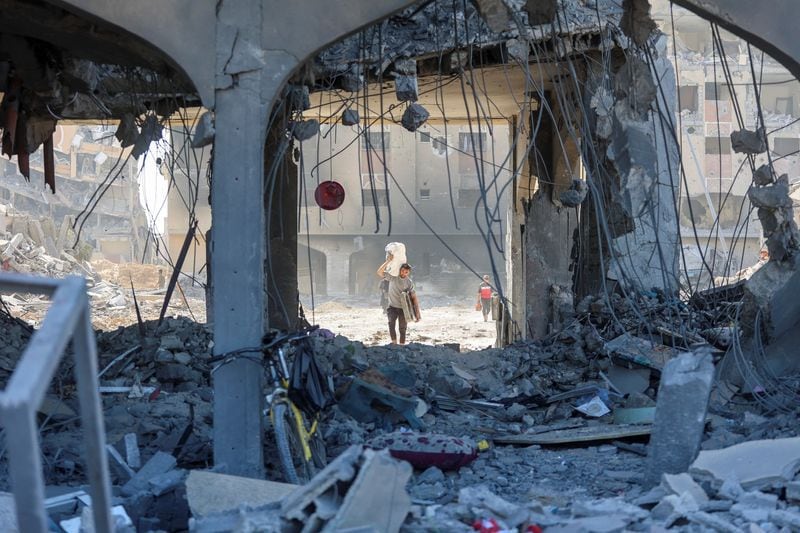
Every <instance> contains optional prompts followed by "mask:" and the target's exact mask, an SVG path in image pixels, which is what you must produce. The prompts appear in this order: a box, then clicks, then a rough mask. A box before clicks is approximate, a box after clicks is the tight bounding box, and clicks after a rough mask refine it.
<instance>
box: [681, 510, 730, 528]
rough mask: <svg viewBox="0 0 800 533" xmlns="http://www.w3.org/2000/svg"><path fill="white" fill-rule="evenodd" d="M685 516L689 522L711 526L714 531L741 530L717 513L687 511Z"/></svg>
mask: <svg viewBox="0 0 800 533" xmlns="http://www.w3.org/2000/svg"><path fill="white" fill-rule="evenodd" d="M686 518H688V519H689V521H690V522H693V523H695V524H700V525H702V526H706V527H708V528H711V529H713V530H715V531H720V532H722V533H740V532H741V530H740V529H739V528H738V527H736V526H735V525H733V524H732V523H731V522H728V521H727V520H725V519H724V518H722V517H721V516H719V515H715V514H709V513H704V512H703V511H698V512H696V513H689V514H688V515H687V516H686Z"/></svg>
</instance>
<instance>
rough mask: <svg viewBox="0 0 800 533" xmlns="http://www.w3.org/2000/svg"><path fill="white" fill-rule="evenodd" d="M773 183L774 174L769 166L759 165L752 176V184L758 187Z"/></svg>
mask: <svg viewBox="0 0 800 533" xmlns="http://www.w3.org/2000/svg"><path fill="white" fill-rule="evenodd" d="M774 181H775V173H774V172H773V171H772V167H771V166H769V165H761V166H760V167H758V168H757V169H756V172H755V174H753V183H755V184H756V185H759V186H763V185H769V184H770V183H772V182H774Z"/></svg>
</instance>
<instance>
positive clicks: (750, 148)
mask: <svg viewBox="0 0 800 533" xmlns="http://www.w3.org/2000/svg"><path fill="white" fill-rule="evenodd" d="M731 148H732V149H733V151H734V152H736V153H739V154H763V153H764V152H766V151H767V136H766V135H765V134H764V128H763V127H761V128H758V129H757V130H756V131H750V130H739V131H734V132H733V133H731Z"/></svg>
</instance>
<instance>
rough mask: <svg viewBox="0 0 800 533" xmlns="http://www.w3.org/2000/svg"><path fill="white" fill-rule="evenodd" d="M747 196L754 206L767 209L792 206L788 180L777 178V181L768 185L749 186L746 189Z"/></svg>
mask: <svg viewBox="0 0 800 533" xmlns="http://www.w3.org/2000/svg"><path fill="white" fill-rule="evenodd" d="M781 177H783V176H781ZM747 196H748V198H750V202H752V204H753V205H754V206H755V207H765V208H768V209H776V208H779V207H787V208H788V207H792V199H791V197H790V196H789V183H788V180H781V179H778V181H776V182H775V183H772V184H770V185H764V186H763V187H750V189H749V190H748V191H747Z"/></svg>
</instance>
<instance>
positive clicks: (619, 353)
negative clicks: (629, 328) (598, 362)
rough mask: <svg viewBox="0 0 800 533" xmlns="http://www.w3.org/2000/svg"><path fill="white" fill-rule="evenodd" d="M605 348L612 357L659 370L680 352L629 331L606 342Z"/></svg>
mask: <svg viewBox="0 0 800 533" xmlns="http://www.w3.org/2000/svg"><path fill="white" fill-rule="evenodd" d="M605 349H606V352H607V353H608V354H609V355H610V356H611V357H612V359H618V360H621V361H625V362H627V363H635V364H637V365H641V366H644V367H647V368H652V369H655V370H661V369H662V368H664V365H665V364H666V363H667V361H669V360H670V359H672V358H674V357H675V356H676V355H678V354H679V353H681V352H680V351H678V350H676V349H675V348H670V347H669V346H664V345H663V344H656V343H654V342H652V341H649V340H647V339H643V338H641V337H635V336H633V335H631V334H630V333H623V334H622V335H620V336H619V337H617V338H615V339H613V340H611V341H609V342H607V343H606V344H605Z"/></svg>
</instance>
